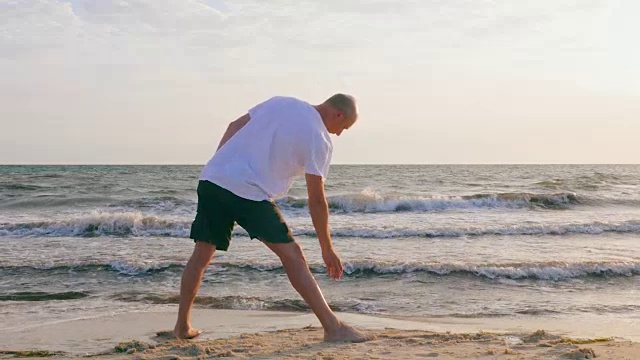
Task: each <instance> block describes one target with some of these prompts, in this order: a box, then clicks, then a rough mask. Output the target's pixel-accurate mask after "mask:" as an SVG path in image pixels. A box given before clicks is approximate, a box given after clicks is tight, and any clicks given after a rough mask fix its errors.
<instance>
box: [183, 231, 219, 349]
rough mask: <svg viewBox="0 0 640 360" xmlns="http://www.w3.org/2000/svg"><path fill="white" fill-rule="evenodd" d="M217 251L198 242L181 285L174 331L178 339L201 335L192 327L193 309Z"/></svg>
mask: <svg viewBox="0 0 640 360" xmlns="http://www.w3.org/2000/svg"><path fill="white" fill-rule="evenodd" d="M215 251H216V248H215V246H214V245H212V244H209V243H207V242H204V241H198V242H196V246H195V248H194V249H193V254H191V258H190V259H189V261H188V262H187V266H186V267H185V268H184V272H183V273H182V282H181V283H180V308H179V310H178V321H177V322H176V326H175V328H174V329H173V334H174V335H175V336H176V337H178V338H181V339H191V338H194V337H196V336H198V335H199V334H200V330H198V329H194V328H192V327H191V307H192V305H193V301H194V300H195V298H196V294H197V293H198V289H199V288H200V283H201V282H202V275H203V274H204V271H205V269H206V268H207V266H208V265H209V263H210V262H211V259H213V254H214V253H215Z"/></svg>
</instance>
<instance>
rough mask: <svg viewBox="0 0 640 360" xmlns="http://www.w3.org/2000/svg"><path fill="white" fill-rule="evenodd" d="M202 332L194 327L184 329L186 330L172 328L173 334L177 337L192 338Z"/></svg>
mask: <svg viewBox="0 0 640 360" xmlns="http://www.w3.org/2000/svg"><path fill="white" fill-rule="evenodd" d="M201 333H202V331H200V330H198V329H194V328H192V327H190V328H188V329H186V330H182V329H178V328H175V329H174V330H173V335H174V336H175V337H176V338H178V339H193V338H196V337H198V335H200V334H201Z"/></svg>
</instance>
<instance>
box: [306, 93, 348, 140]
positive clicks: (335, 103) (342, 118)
mask: <svg viewBox="0 0 640 360" xmlns="http://www.w3.org/2000/svg"><path fill="white" fill-rule="evenodd" d="M315 108H316V110H318V112H319V113H320V116H321V117H322V122H324V125H325V126H326V127H327V131H329V133H331V134H336V135H338V136H340V134H341V133H342V131H344V130H346V129H348V128H350V127H351V126H353V124H354V123H355V122H356V120H358V105H357V104H356V99H355V98H354V97H353V96H350V95H345V94H335V95H333V96H332V97H330V98H328V99H327V100H326V101H325V102H323V103H322V104H320V105H317V106H316V107H315Z"/></svg>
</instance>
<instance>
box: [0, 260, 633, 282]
mask: <svg viewBox="0 0 640 360" xmlns="http://www.w3.org/2000/svg"><path fill="white" fill-rule="evenodd" d="M183 265H184V264H173V263H169V264H146V265H144V264H127V263H120V262H118V263H107V264H66V265H65V264H60V265H55V266H17V267H16V266H13V267H11V266H10V267H0V273H3V274H5V275H14V276H17V275H20V274H23V275H24V274H27V273H33V272H57V273H68V272H69V271H74V272H101V271H106V272H117V273H119V274H121V275H124V276H152V275H154V274H157V273H163V272H175V273H177V274H178V273H180V272H181V271H182V269H183ZM309 268H310V269H311V271H312V272H314V273H317V274H324V273H325V272H326V269H325V267H324V265H322V264H317V263H315V264H313V263H312V264H310V265H309ZM210 271H213V272H220V273H226V274H229V275H238V276H245V275H246V274H247V273H248V272H262V273H269V272H276V273H282V272H284V269H283V268H282V265H281V264H279V263H275V262H274V263H224V262H223V263H214V264H212V265H211V270H210ZM344 273H345V276H346V277H354V278H356V277H376V276H384V275H398V274H412V273H426V274H431V275H435V276H472V277H478V278H484V279H492V280H495V279H512V280H551V281H563V280H569V279H575V278H588V277H618V276H619V277H630V276H637V275H640V262H634V261H610V262H593V261H588V262H531V263H512V264H508V263H507V264H464V263H419V262H415V263H407V262H374V261H353V262H349V261H347V262H345V263H344Z"/></svg>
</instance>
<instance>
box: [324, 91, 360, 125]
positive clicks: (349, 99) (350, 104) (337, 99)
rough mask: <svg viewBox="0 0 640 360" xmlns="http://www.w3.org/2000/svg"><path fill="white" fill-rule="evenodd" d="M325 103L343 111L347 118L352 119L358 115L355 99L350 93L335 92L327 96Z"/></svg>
mask: <svg viewBox="0 0 640 360" xmlns="http://www.w3.org/2000/svg"><path fill="white" fill-rule="evenodd" d="M325 103H327V104H329V105H331V107H333V108H334V109H336V110H339V111H342V112H344V114H345V116H346V117H347V118H349V119H353V118H355V117H356V116H358V110H357V108H356V99H355V98H354V97H353V96H351V95H346V94H335V95H333V96H331V97H330V98H328V99H327V101H325Z"/></svg>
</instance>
